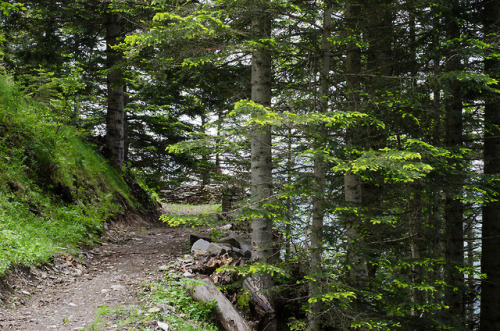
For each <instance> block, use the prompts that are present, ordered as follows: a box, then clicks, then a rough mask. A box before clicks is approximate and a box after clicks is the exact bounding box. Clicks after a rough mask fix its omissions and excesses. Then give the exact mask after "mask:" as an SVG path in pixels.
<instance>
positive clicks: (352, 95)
mask: <svg viewBox="0 0 500 331" xmlns="http://www.w3.org/2000/svg"><path fill="white" fill-rule="evenodd" d="M360 17H361V4H360V3H359V2H358V1H356V0H350V1H348V2H347V4H346V28H347V38H349V39H351V40H352V42H351V43H349V44H348V45H347V47H348V48H347V52H346V65H345V66H346V67H345V72H346V84H347V88H348V89H349V90H348V109H349V110H350V111H353V112H354V111H360V104H359V103H360V100H359V97H358V94H359V92H360V90H361V79H360V73H361V49H360V48H359V46H358V43H357V42H356V40H357V39H359V38H360V31H359V28H360V27H359V23H360ZM345 140H346V145H347V146H354V145H358V144H360V141H359V135H358V132H357V130H356V129H347V132H346V139H345ZM344 195H345V201H346V202H347V203H348V204H351V205H352V206H353V207H355V208H357V207H359V206H360V205H361V178H360V177H359V176H357V175H355V174H353V173H347V174H346V175H345V176H344ZM347 237H348V240H350V241H352V242H353V243H354V242H356V241H357V240H358V237H359V234H358V232H357V228H356V226H355V224H348V229H347ZM351 246H352V247H350V248H349V250H348V254H347V258H348V263H349V264H350V276H351V283H353V284H354V285H359V284H360V283H361V281H362V279H364V278H365V277H366V276H367V269H366V264H365V263H362V262H361V258H360V256H359V255H358V254H357V252H356V247H353V246H355V245H351Z"/></svg>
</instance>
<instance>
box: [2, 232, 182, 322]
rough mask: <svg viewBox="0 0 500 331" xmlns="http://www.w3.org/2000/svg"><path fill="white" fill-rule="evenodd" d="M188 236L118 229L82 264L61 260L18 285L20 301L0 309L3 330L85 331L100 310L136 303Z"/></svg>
mask: <svg viewBox="0 0 500 331" xmlns="http://www.w3.org/2000/svg"><path fill="white" fill-rule="evenodd" d="M187 237H188V235H187V234H186V233H185V230H183V229H176V228H169V227H166V226H159V225H146V224H142V225H137V224H135V225H133V226H131V225H124V224H121V225H119V224H117V225H115V226H113V228H112V229H110V230H109V231H108V232H107V235H106V236H105V238H104V241H103V244H102V245H100V246H97V247H95V248H94V249H92V250H90V251H88V252H86V253H85V254H84V256H85V258H84V259H83V261H80V262H81V263H79V262H78V261H74V260H72V259H71V257H69V256H64V255H61V256H60V257H58V258H57V259H56V261H55V267H54V268H53V269H54V270H47V272H46V273H45V272H44V271H43V270H38V271H37V272H36V274H37V277H36V279H35V280H34V281H33V282H29V283H26V284H25V285H26V286H24V287H20V286H18V287H17V288H16V294H18V295H19V296H20V298H17V299H11V301H13V302H14V304H13V303H11V304H9V305H7V307H5V306H3V307H2V306H0V330H85V329H86V328H87V327H88V326H89V325H90V324H92V323H93V322H94V321H95V319H96V312H97V310H98V308H99V306H102V305H106V306H109V307H114V306H120V305H124V304H131V303H134V302H137V300H138V298H137V296H136V294H137V292H138V291H140V290H141V286H140V283H141V282H143V281H147V280H154V279H156V277H157V276H158V269H159V267H160V266H162V265H166V264H169V262H171V261H172V260H174V259H175V257H177V256H179V255H182V253H183V251H184V250H185V247H186V244H187V243H188V238H187ZM15 303H17V304H15Z"/></svg>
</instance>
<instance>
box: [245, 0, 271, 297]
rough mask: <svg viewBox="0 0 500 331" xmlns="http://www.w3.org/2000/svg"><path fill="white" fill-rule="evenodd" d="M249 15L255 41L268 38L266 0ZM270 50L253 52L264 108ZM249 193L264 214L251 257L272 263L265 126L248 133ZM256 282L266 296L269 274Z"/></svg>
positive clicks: (254, 81)
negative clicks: (267, 212)
mask: <svg viewBox="0 0 500 331" xmlns="http://www.w3.org/2000/svg"><path fill="white" fill-rule="evenodd" d="M254 6H255V7H254V8H253V9H254V13H253V18H252V32H253V37H254V40H256V41H261V40H263V39H269V38H271V17H270V14H269V12H268V11H266V8H267V7H268V3H267V1H255V2H254ZM271 79H272V77H271V53H270V50H269V49H267V48H266V47H265V46H262V45H259V46H257V49H256V50H254V51H253V53H252V77H251V85H252V86H251V97H252V101H254V102H255V103H258V104H260V105H262V106H264V107H270V106H271ZM250 140H251V183H250V184H251V193H252V199H253V202H254V204H255V206H256V209H258V210H261V211H262V212H263V213H261V215H259V216H255V217H253V219H252V259H254V260H257V261H259V262H261V263H271V257H272V251H273V250H272V227H273V224H272V220H271V219H270V217H269V216H267V215H265V206H264V204H266V203H268V202H269V201H268V199H269V198H270V197H271V189H272V154H271V128H270V127H269V126H268V125H265V126H258V125H255V126H254V127H253V128H252V132H251V136H250ZM255 281H256V282H257V283H258V286H259V288H261V289H262V291H263V292H264V294H265V295H266V296H270V290H271V288H272V285H273V284H272V279H271V276H270V275H269V274H267V273H261V274H259V275H255Z"/></svg>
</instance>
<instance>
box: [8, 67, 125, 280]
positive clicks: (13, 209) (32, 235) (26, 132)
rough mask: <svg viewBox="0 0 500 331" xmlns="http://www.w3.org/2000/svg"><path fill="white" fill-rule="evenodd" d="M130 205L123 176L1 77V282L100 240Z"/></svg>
mask: <svg viewBox="0 0 500 331" xmlns="http://www.w3.org/2000/svg"><path fill="white" fill-rule="evenodd" d="M123 202H127V203H128V204H129V205H133V201H132V199H131V198H130V192H129V188H128V187H127V185H126V184H125V183H124V181H123V180H122V179H121V177H120V176H119V175H118V173H117V172H116V171H114V170H113V169H112V168H111V167H110V166H108V164H107V162H106V161H105V160H104V159H103V158H102V157H101V156H99V155H98V154H96V153H95V151H94V150H93V149H92V147H91V146H90V145H88V144H87V143H85V142H84V141H83V140H82V139H80V138H79V136H78V133H77V132H76V130H74V129H73V128H70V127H67V126H64V125H61V124H60V123H57V121H56V120H55V119H54V116H53V115H52V114H51V113H50V111H49V110H48V109H47V108H46V107H44V106H42V105H40V104H37V103H36V102H34V101H32V100H31V99H30V98H27V97H25V96H23V95H22V94H21V93H20V92H19V91H18V90H17V89H16V87H15V84H14V83H13V82H12V81H11V80H10V79H9V77H5V76H2V75H0V276H1V275H2V274H4V273H5V271H6V270H7V269H8V268H10V267H12V266H15V265H33V264H40V263H43V262H46V261H47V260H48V259H50V257H51V256H52V255H53V254H54V253H55V252H58V251H61V250H62V249H63V248H64V249H68V248H70V249H71V247H76V245H78V244H79V243H83V242H91V241H92V240H94V239H96V238H97V234H98V233H99V232H100V231H101V230H102V222H103V221H104V220H106V219H107V218H109V217H110V216H112V215H113V214H117V213H121V212H122V208H123V207H122V204H123Z"/></svg>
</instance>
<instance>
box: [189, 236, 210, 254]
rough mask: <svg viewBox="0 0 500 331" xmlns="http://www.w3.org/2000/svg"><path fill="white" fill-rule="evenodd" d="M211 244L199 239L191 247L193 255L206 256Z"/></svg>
mask: <svg viewBox="0 0 500 331" xmlns="http://www.w3.org/2000/svg"><path fill="white" fill-rule="evenodd" d="M208 246H210V243H209V242H208V241H206V240H204V239H198V240H197V241H196V242H195V243H194V244H193V246H192V247H191V253H193V254H194V255H206V254H207V249H208Z"/></svg>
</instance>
